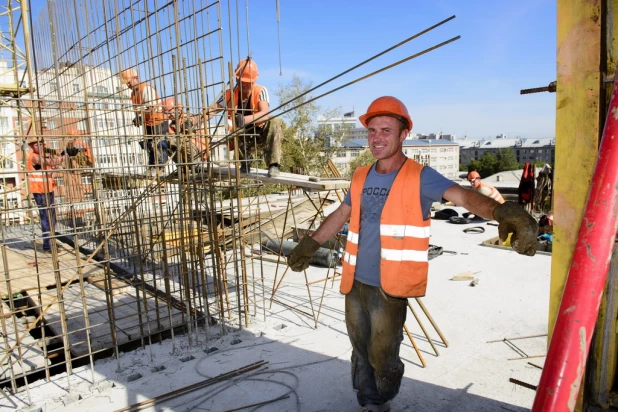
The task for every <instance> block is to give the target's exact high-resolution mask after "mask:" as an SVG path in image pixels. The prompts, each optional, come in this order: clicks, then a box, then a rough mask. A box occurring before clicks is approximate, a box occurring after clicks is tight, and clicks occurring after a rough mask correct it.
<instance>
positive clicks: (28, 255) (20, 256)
mask: <svg viewBox="0 0 618 412" xmlns="http://www.w3.org/2000/svg"><path fill="white" fill-rule="evenodd" d="M21 243H27V242H21ZM22 246H23V245H20V244H19V243H12V244H7V245H6V256H7V262H6V264H7V266H8V268H9V272H8V273H6V274H5V278H4V279H2V280H1V281H0V296H1V297H4V296H8V293H9V292H8V291H9V286H10V288H11V292H12V293H13V294H15V293H20V292H28V291H38V290H39V288H41V289H45V288H50V287H55V286H56V276H57V274H56V272H55V271H54V268H53V264H52V263H53V261H52V259H53V256H52V254H51V253H40V252H38V253H37V254H36V257H35V251H34V249H32V243H31V242H30V247H29V248H28V247H22ZM78 253H79V252H78ZM80 257H81V261H82V262H85V261H86V256H84V255H83V254H82V255H81V256H80ZM2 260H3V257H2V255H1V254H0V263H2V264H3V263H4V262H2ZM76 265H77V258H76V256H75V251H74V250H73V249H71V248H70V247H68V246H66V245H64V244H62V243H58V267H59V271H58V273H59V276H60V282H61V283H63V284H64V283H66V282H68V281H69V280H71V279H73V278H74V277H75V273H76V271H77V268H76ZM37 268H38V273H37ZM102 273H103V268H102V267H101V266H100V265H98V264H97V263H96V262H91V263H89V264H88V265H86V266H85V267H83V268H82V275H83V277H84V279H87V278H88V277H90V276H94V275H97V274H102ZM7 276H8V279H7V278H6V277H7Z"/></svg>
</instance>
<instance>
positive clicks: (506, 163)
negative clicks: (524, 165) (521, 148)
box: [495, 147, 521, 173]
mask: <svg viewBox="0 0 618 412" xmlns="http://www.w3.org/2000/svg"><path fill="white" fill-rule="evenodd" d="M496 159H497V160H498V170H497V172H495V173H498V172H506V171H509V170H519V169H521V165H520V164H519V163H518V162H517V157H516V156H515V150H513V149H512V148H510V147H506V148H504V149H498V155H497V156H496Z"/></svg>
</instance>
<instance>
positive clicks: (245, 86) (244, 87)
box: [239, 81, 253, 93]
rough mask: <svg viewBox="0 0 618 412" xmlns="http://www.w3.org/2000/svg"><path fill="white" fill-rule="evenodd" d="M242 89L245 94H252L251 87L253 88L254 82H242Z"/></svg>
mask: <svg viewBox="0 0 618 412" xmlns="http://www.w3.org/2000/svg"><path fill="white" fill-rule="evenodd" d="M239 83H240V88H241V90H242V91H243V92H247V93H248V92H250V91H251V86H253V83H252V82H245V81H240V82H239Z"/></svg>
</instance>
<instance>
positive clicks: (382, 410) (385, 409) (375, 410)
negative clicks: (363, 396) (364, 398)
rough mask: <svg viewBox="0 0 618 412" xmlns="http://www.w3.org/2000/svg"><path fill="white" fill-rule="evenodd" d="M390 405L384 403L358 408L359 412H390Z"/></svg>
mask: <svg viewBox="0 0 618 412" xmlns="http://www.w3.org/2000/svg"><path fill="white" fill-rule="evenodd" d="M390 411H391V403H390V402H386V403H385V404H384V405H365V406H362V407H361V408H360V412H390Z"/></svg>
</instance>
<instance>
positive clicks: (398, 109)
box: [358, 96, 413, 131]
mask: <svg viewBox="0 0 618 412" xmlns="http://www.w3.org/2000/svg"><path fill="white" fill-rule="evenodd" d="M376 116H391V117H395V118H396V119H399V120H402V121H405V122H407V123H408V131H411V130H412V125H413V123H412V118H411V117H410V115H409V114H408V109H407V108H406V105H405V104H403V102H402V101H401V100H399V99H397V98H396V97H393V96H382V97H378V98H377V99H375V100H374V101H373V102H372V103H371V104H370V105H369V108H368V109H367V113H365V114H363V115H362V116H360V117H359V118H358V120H360V122H361V123H362V125H363V126H365V127H367V123H368V122H369V120H371V118H372V117H376Z"/></svg>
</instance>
